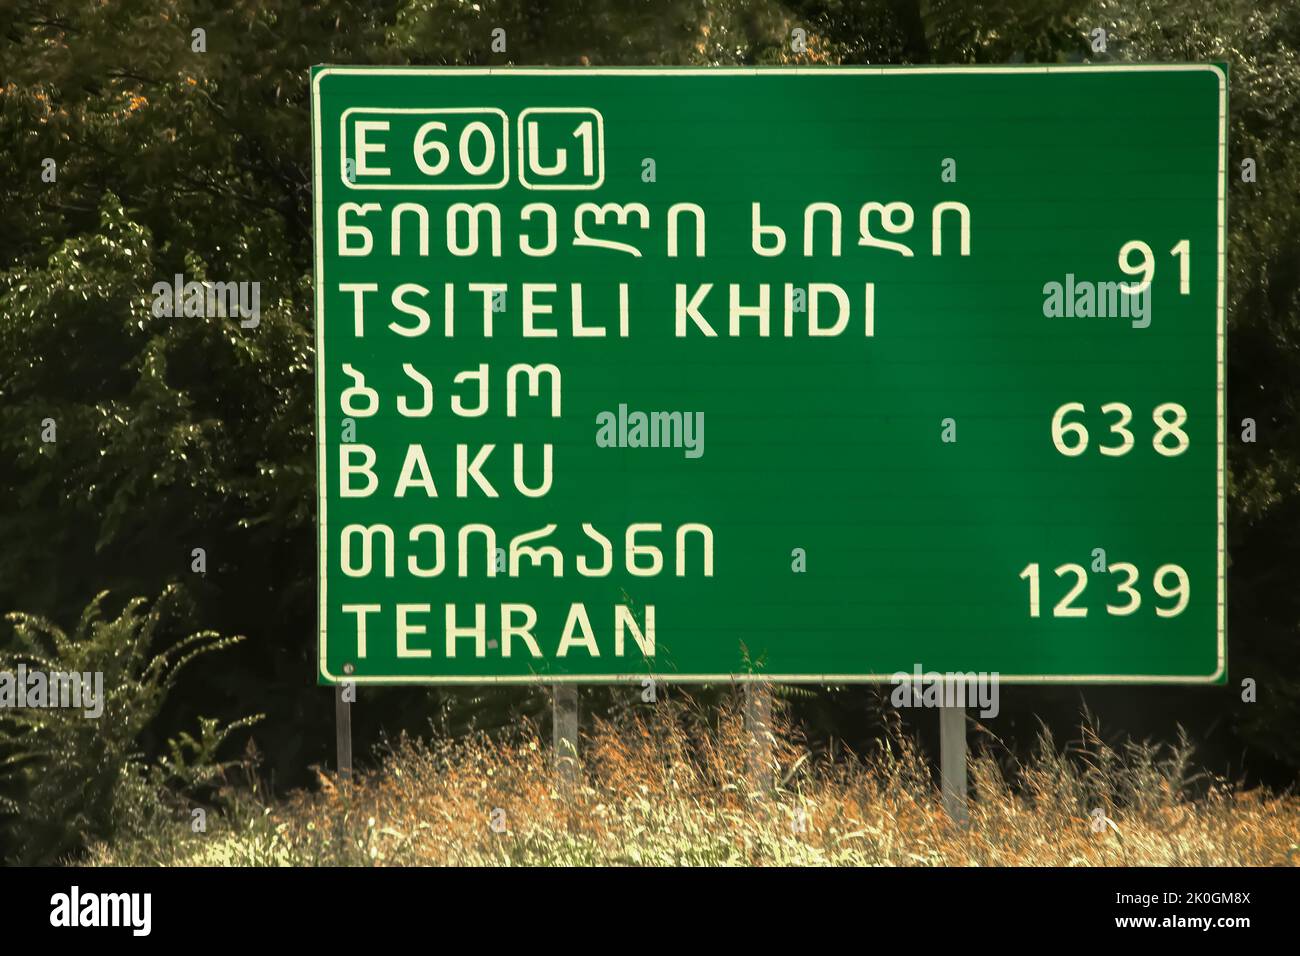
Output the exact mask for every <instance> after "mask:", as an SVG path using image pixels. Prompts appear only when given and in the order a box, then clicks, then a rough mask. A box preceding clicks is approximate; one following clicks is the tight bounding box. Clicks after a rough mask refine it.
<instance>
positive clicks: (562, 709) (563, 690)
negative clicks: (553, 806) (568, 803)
mask: <svg viewBox="0 0 1300 956" xmlns="http://www.w3.org/2000/svg"><path fill="white" fill-rule="evenodd" d="M551 695H552V697H551V744H552V749H553V750H554V753H555V771H556V776H557V778H558V779H559V782H560V788H561V789H562V790H564V791H566V792H567V791H569V790H571V789H572V788H573V786H575V785H576V784H577V782H578V687H577V685H576V684H555V685H553V686H552V687H551Z"/></svg>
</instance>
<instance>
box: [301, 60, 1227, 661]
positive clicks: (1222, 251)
mask: <svg viewBox="0 0 1300 956" xmlns="http://www.w3.org/2000/svg"><path fill="white" fill-rule="evenodd" d="M1205 71H1209V72H1213V73H1215V74H1217V75H1218V77H1219V203H1218V216H1219V256H1218V261H1219V278H1218V290H1217V303H1216V312H1217V319H1218V334H1217V338H1218V359H1217V365H1218V372H1217V378H1218V382H1217V389H1218V418H1219V423H1218V424H1219V427H1218V442H1219V449H1218V451H1219V455H1218V468H1217V470H1218V492H1219V494H1218V502H1217V509H1216V512H1217V514H1216V519H1217V524H1218V538H1219V547H1218V551H1219V554H1218V558H1219V575H1218V578H1219V580H1218V664H1217V666H1216V667H1215V670H1214V673H1213V674H1209V675H1207V676H1205V677H1195V676H1191V677H1189V676H1186V675H1181V674H1171V675H1118V674H1079V675H1072V674H1042V675H1040V674H999V675H998V680H999V682H1001V683H1003V684H1212V683H1215V682H1216V681H1218V679H1219V678H1220V677H1221V676H1222V675H1223V674H1224V671H1225V668H1226V666H1227V649H1226V641H1225V622H1226V613H1227V580H1226V563H1227V497H1226V489H1225V474H1226V471H1227V391H1226V388H1227V383H1226V373H1225V367H1226V359H1225V355H1226V344H1227V343H1226V337H1227V280H1226V266H1227V249H1226V243H1227V233H1226V230H1227V221H1226V220H1227V196H1226V192H1225V190H1226V187H1227V169H1228V76H1227V74H1226V73H1225V72H1224V71H1223V70H1222V69H1221V68H1220V67H1219V66H1218V64H1214V63H1186V64H1174V63H1151V64H1110V63H1107V64H1095V65H1089V66H1013V67H1007V66H979V67H966V66H952V67H908V66H898V67H812V68H807V67H768V68H753V67H744V68H741V67H695V68H689V69H684V68H676V67H673V68H661V67H642V68H626V67H623V68H608V69H604V68H586V67H579V68H570V67H555V68H548V69H538V68H535V67H346V66H345V67H338V66H326V67H322V68H321V69H320V70H319V71H318V72H317V73H316V74H315V76H313V77H312V83H311V88H312V97H311V102H312V106H311V108H312V160H313V167H314V168H313V170H312V184H313V192H312V205H313V207H314V208H315V223H316V237H315V250H316V261H315V263H314V265H315V269H314V271H315V276H316V316H315V320H316V367H315V371H316V445H317V473H316V488H317V499H316V500H317V545H318V550H319V553H320V568H319V574H318V577H317V596H318V600H317V615H318V622H317V627H318V649H319V663H320V668H319V674H318V677H324V678H325V679H326V680H330V681H334V682H340V681H344V680H350V681H354V682H356V683H358V684H385V685H397V684H609V683H624V682H629V681H642V680H645V679H646V678H648V677H649V678H654V679H655V680H658V681H664V682H678V683H724V682H735V683H748V682H751V681H776V682H779V683H783V684H875V683H882V682H887V681H889V680H890V679H891V678H892V677H893V675H892V674H767V673H762V674H656V673H653V672H646V673H640V674H531V675H512V676H500V675H497V676H485V675H474V674H469V675H464V676H414V677H363V676H354V675H348V676H346V677H338V676H335V675H333V674H331V673H330V672H329V669H328V667H327V664H326V657H327V654H326V647H325V641H326V635H325V622H326V616H327V613H326V568H327V564H326V556H327V537H328V536H327V534H326V530H327V524H326V493H325V492H326V488H327V487H328V484H327V480H326V475H327V472H326V461H325V441H324V440H323V435H324V433H325V376H324V375H322V374H321V369H322V367H323V365H324V360H325V336H324V328H325V294H324V289H325V285H324V270H325V259H324V251H323V248H322V245H321V243H322V239H323V236H324V229H323V218H324V207H323V204H322V190H321V170H322V168H323V163H322V157H321V126H320V123H321V115H320V82H321V80H323V79H324V78H325V77H327V76H330V75H331V74H335V73H338V74H346V75H351V76H385V75H387V76H392V75H400V74H406V75H414V76H447V75H456V76H490V75H492V74H499V75H502V76H640V77H645V78H654V77H659V76H695V77H711V76H789V75H791V74H794V75H796V76H821V77H827V76H890V75H897V76H923V75H934V74H960V73H973V74H985V75H992V74H1007V75H1015V76H1032V75H1039V74H1044V73H1126V72H1131V73H1155V72H1175V73H1200V72H1205Z"/></svg>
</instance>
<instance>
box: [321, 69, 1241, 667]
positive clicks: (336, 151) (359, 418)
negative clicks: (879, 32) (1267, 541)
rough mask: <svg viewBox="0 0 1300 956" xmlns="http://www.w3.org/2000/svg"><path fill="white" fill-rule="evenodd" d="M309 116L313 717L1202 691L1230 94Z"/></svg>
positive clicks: (359, 75) (493, 78)
mask: <svg viewBox="0 0 1300 956" xmlns="http://www.w3.org/2000/svg"><path fill="white" fill-rule="evenodd" d="M312 92H313V120H314V124H313V125H314V128H313V137H314V142H313V146H314V166H315V168H314V175H315V193H314V196H315V229H316V346H317V347H316V362H317V365H316V377H317V415H318V420H317V430H318V441H319V559H320V577H319V588H320V632H319V662H320V673H319V676H320V679H321V681H322V682H326V683H330V682H338V681H344V680H355V681H358V682H362V683H365V682H371V683H421V682H424V683H432V682H461V683H479V682H488V681H516V682H523V681H563V680H591V681H611V680H638V681H639V680H643V679H644V678H646V677H656V678H662V679H667V680H718V679H728V678H739V679H747V678H754V677H757V676H760V675H761V676H762V677H765V678H770V679H775V680H782V681H800V680H803V681H819V682H845V681H885V680H889V679H890V677H891V675H894V674H897V673H899V672H904V673H908V674H912V673H914V671H915V670H916V669H917V668H918V667H919V668H920V669H922V670H923V671H926V672H931V671H933V672H939V673H945V672H950V673H970V672H985V673H996V674H998V675H999V676H1000V678H1001V679H1002V680H1004V681H1019V682H1028V681H1057V682H1161V683H1175V682H1183V683H1214V682H1222V681H1224V680H1225V679H1226V659H1225V648H1224V600H1225V598H1224V428H1225V422H1224V215H1225V198H1224V188H1225V180H1226V170H1225V134H1226V110H1227V77H1226V71H1225V69H1224V68H1222V67H1218V66H1210V65H1170V66H1107V67H1096V66H1089V67H1014V68H969V69H968V68H936V69H929V68H926V69H819V70H802V69H786V70H732V69H713V70H689V69H644V70H625V69H607V70H602V69H583V70H542V69H508V70H490V69H373V68H360V67H357V68H353V67H319V68H317V69H316V70H315V71H314V73H313V79H312Z"/></svg>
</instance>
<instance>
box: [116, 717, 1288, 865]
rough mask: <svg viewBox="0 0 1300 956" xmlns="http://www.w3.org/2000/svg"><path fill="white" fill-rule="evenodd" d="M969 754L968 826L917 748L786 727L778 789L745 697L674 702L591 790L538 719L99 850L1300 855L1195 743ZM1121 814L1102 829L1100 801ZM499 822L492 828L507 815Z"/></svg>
mask: <svg viewBox="0 0 1300 956" xmlns="http://www.w3.org/2000/svg"><path fill="white" fill-rule="evenodd" d="M984 743H985V746H984V747H982V748H981V750H980V753H979V755H977V756H976V757H974V758H973V759H972V767H971V780H972V790H973V794H972V804H971V822H970V826H969V827H968V828H966V829H961V828H958V827H955V826H953V825H951V824H950V823H949V822H948V820H947V818H946V817H945V816H944V813H943V810H942V807H941V805H940V802H939V796H938V793H937V792H936V790H935V786H934V782H933V780H932V777H931V772H930V769H929V767H928V765H927V762H926V760H925V759H924V756H923V755H922V754H920V753H919V752H918V750H917V748H916V746H915V744H914V743H913V742H912V741H910V740H909V739H907V738H906V737H904V736H902V735H901V734H899V733H897V732H896V730H895V731H894V732H891V733H889V734H887V737H886V739H882V740H881V741H880V742H879V744H878V746H877V747H876V748H875V749H874V750H873V752H872V753H871V754H869V755H868V756H866V757H864V758H849V759H840V760H837V761H836V762H834V763H832V762H830V761H828V760H825V759H824V758H815V757H814V756H813V755H811V754H810V753H809V752H808V751H807V749H806V748H805V747H804V746H803V744H802V743H801V741H800V739H799V738H798V735H797V734H795V733H792V732H791V729H790V728H789V727H787V726H778V727H777V728H776V732H775V733H774V740H773V751H772V752H773V770H774V774H775V781H776V783H777V787H776V789H775V791H774V792H772V793H766V794H764V793H757V792H754V791H753V790H752V789H751V787H750V786H749V785H748V783H747V781H746V777H745V771H744V767H745V754H746V736H745V732H744V727H743V721H742V719H741V715H740V713H739V711H738V710H737V709H735V708H728V707H724V708H723V709H722V710H721V711H716V710H715V711H710V712H708V713H706V712H704V711H702V710H701V709H699V708H696V707H694V706H692V705H690V704H689V703H681V702H676V703H660V704H659V705H657V706H656V707H654V708H652V709H647V710H645V711H643V712H640V713H639V714H632V715H629V716H625V717H623V718H621V719H620V720H619V721H618V725H617V726H614V725H611V724H608V723H602V724H600V725H598V726H597V727H596V728H595V730H594V732H593V733H592V734H591V735H590V736H589V737H585V738H584V739H583V760H584V764H583V766H582V768H581V779H580V782H579V783H578V784H577V785H576V786H573V787H571V788H567V789H566V788H565V787H564V786H563V785H561V784H559V783H558V778H557V775H556V773H555V771H554V770H553V768H552V765H551V752H550V749H549V747H548V746H546V744H545V743H544V742H543V740H542V738H541V737H540V735H538V734H537V733H536V731H535V729H534V728H525V729H523V730H521V731H520V732H519V733H517V734H516V735H514V736H513V737H511V738H510V739H507V740H493V739H491V738H489V737H487V736H482V735H480V736H475V737H472V738H467V739H459V740H441V741H437V742H434V743H425V742H422V741H418V740H412V739H402V740H399V741H398V742H396V744H394V745H393V746H392V747H391V748H390V749H389V752H388V753H387V754H386V755H385V759H384V761H383V763H382V766H381V768H380V769H378V770H376V771H375V772H373V773H369V774H365V775H362V776H361V777H360V778H359V779H358V780H357V781H356V782H355V783H352V784H340V783H339V782H337V781H336V780H334V779H332V778H329V777H324V776H322V778H321V786H320V788H319V789H318V790H316V791H314V792H299V793H296V794H293V795H291V796H290V797H289V798H288V799H286V800H284V801H280V802H272V803H265V802H263V801H261V800H260V799H258V798H257V797H256V796H255V795H254V794H253V793H251V792H250V791H249V790H247V789H242V790H231V791H229V792H227V793H226V794H225V796H224V799H223V803H224V806H225V810H224V812H223V813H221V814H215V813H213V814H210V816H209V820H208V832H207V833H203V834H194V833H191V832H190V827H189V825H188V820H186V821H185V822H183V823H177V824H175V825H174V827H172V828H168V827H163V828H161V831H160V832H150V833H148V834H141V835H139V836H136V837H132V838H129V839H124V840H122V841H120V842H118V843H117V844H116V845H113V846H99V847H96V848H94V850H93V852H92V856H91V862H92V863H98V864H101V865H125V864H152V865H156V864H162V865H234V866H243V865H322V864H328V865H353V864H357V865H489V866H490V865H543V866H546V865H624V864H630V865H673V866H678V865H706V866H722V865H741V866H748V865H797V866H802V865H849V866H913V865H922V866H933V865H957V866H964V865H978V866H999V865H1017V866H1018V865H1036V866H1080V865H1103V866H1110V865H1115V866H1167V865H1203V866H1238V865H1264V866H1277V865H1296V864H1300V836H1298V834H1300V799H1297V798H1296V797H1294V796H1276V795H1272V794H1269V793H1265V792H1261V791H1258V790H1255V791H1249V792H1243V791H1241V790H1239V789H1237V788H1234V787H1232V786H1230V785H1228V784H1226V783H1225V782H1224V781H1221V780H1214V779H1209V778H1207V777H1205V776H1204V775H1198V774H1194V773H1192V772H1191V769H1190V761H1189V757H1190V747H1189V746H1188V745H1187V742H1186V741H1181V742H1180V743H1179V744H1178V745H1176V746H1172V747H1156V746H1150V745H1142V744H1129V745H1126V746H1124V747H1121V748H1120V749H1118V750H1116V749H1113V748H1111V747H1109V746H1107V745H1105V744H1104V743H1103V742H1102V741H1101V740H1099V739H1098V737H1097V736H1096V734H1095V733H1092V732H1089V731H1087V730H1086V729H1085V732H1084V737H1083V740H1082V741H1081V742H1080V743H1079V744H1077V745H1075V746H1073V747H1067V748H1064V749H1061V748H1058V747H1057V746H1056V745H1055V744H1054V742H1053V741H1052V740H1051V739H1050V737H1048V736H1046V735H1044V736H1043V737H1042V738H1041V739H1040V741H1039V748H1038V752H1037V753H1036V755H1035V756H1034V757H1033V758H1032V759H1031V760H1029V761H1027V762H1025V763H1024V764H1019V763H1016V762H1014V761H1011V760H1009V758H1007V757H1006V755H1005V753H1002V754H1001V756H1000V757H999V756H997V755H998V754H999V752H1000V748H998V746H997V745H996V741H992V740H989V739H987V738H986V739H985V741H984ZM1095 808H1101V809H1103V810H1104V811H1105V813H1106V816H1107V818H1108V819H1109V820H1110V821H1111V824H1109V825H1106V826H1105V827H1104V832H1101V833H1096V832H1093V828H1092V827H1091V826H1090V824H1091V823H1092V819H1091V818H1090V811H1092V810H1093V809H1095ZM494 816H495V819H496V820H497V821H498V829H494V827H493V819H494Z"/></svg>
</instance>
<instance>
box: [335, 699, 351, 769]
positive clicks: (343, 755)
mask: <svg viewBox="0 0 1300 956" xmlns="http://www.w3.org/2000/svg"><path fill="white" fill-rule="evenodd" d="M347 690H348V689H347V687H345V686H344V685H342V684H339V685H337V686H336V687H335V688H334V744H335V754H336V757H337V765H338V774H339V776H340V777H341V778H342V779H344V780H350V779H352V705H351V704H350V703H348V701H347V700H345V699H344V694H346V693H347Z"/></svg>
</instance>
